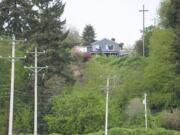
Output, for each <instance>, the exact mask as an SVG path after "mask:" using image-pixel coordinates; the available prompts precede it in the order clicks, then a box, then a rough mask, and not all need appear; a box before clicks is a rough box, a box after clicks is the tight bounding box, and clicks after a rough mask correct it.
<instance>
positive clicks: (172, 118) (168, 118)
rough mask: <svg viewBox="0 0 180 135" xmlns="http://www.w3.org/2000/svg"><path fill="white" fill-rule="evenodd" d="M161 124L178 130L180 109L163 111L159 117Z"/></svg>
mask: <svg viewBox="0 0 180 135" xmlns="http://www.w3.org/2000/svg"><path fill="white" fill-rule="evenodd" d="M160 121H161V125H162V127H164V128H167V129H174V130H179V131H180V111H179V110H177V111H174V112H172V113H170V112H167V111H166V112H163V113H162V114H161V117H160Z"/></svg>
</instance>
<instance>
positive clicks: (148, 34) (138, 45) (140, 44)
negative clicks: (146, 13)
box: [134, 26, 155, 56]
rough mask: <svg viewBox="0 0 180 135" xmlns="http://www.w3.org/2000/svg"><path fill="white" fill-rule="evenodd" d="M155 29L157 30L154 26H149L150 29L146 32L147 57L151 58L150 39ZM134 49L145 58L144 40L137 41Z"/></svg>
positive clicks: (145, 46) (145, 47)
mask: <svg viewBox="0 0 180 135" xmlns="http://www.w3.org/2000/svg"><path fill="white" fill-rule="evenodd" d="M154 29H155V27H154V26H149V27H147V28H145V32H144V35H145V36H144V50H145V56H149V46H150V39H151V36H152V33H153V31H154ZM134 49H135V52H136V54H137V55H139V56H143V41H142V39H140V40H137V41H136V43H135V48H134Z"/></svg>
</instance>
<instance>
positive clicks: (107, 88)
mask: <svg viewBox="0 0 180 135" xmlns="http://www.w3.org/2000/svg"><path fill="white" fill-rule="evenodd" d="M109 81H110V78H109V77H108V78H107V84H106V115H105V135H108V100H109V90H110V88H109Z"/></svg>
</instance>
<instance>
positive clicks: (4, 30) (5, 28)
mask: <svg viewBox="0 0 180 135" xmlns="http://www.w3.org/2000/svg"><path fill="white" fill-rule="evenodd" d="M32 7H33V5H32V4H31V1H30V0H26V1H19V0H17V1H12V0H2V1H1V2H0V33H1V36H2V34H5V35H8V36H12V34H14V35H15V36H16V38H23V37H25V38H27V37H26V36H27V35H26V34H27V32H28V31H31V28H32V27H31V26H32V24H33V23H34V18H35V12H34V11H33V10H32Z"/></svg>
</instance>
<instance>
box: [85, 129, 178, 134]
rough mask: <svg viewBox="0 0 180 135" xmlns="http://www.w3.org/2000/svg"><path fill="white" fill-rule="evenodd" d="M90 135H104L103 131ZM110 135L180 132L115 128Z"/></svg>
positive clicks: (110, 131) (173, 132)
mask: <svg viewBox="0 0 180 135" xmlns="http://www.w3.org/2000/svg"><path fill="white" fill-rule="evenodd" d="M88 135H104V132H103V131H100V132H97V133H91V134H88ZM109 135H180V132H175V131H171V130H165V129H149V130H148V131H146V130H145V129H125V128H113V129H110V130H109Z"/></svg>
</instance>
